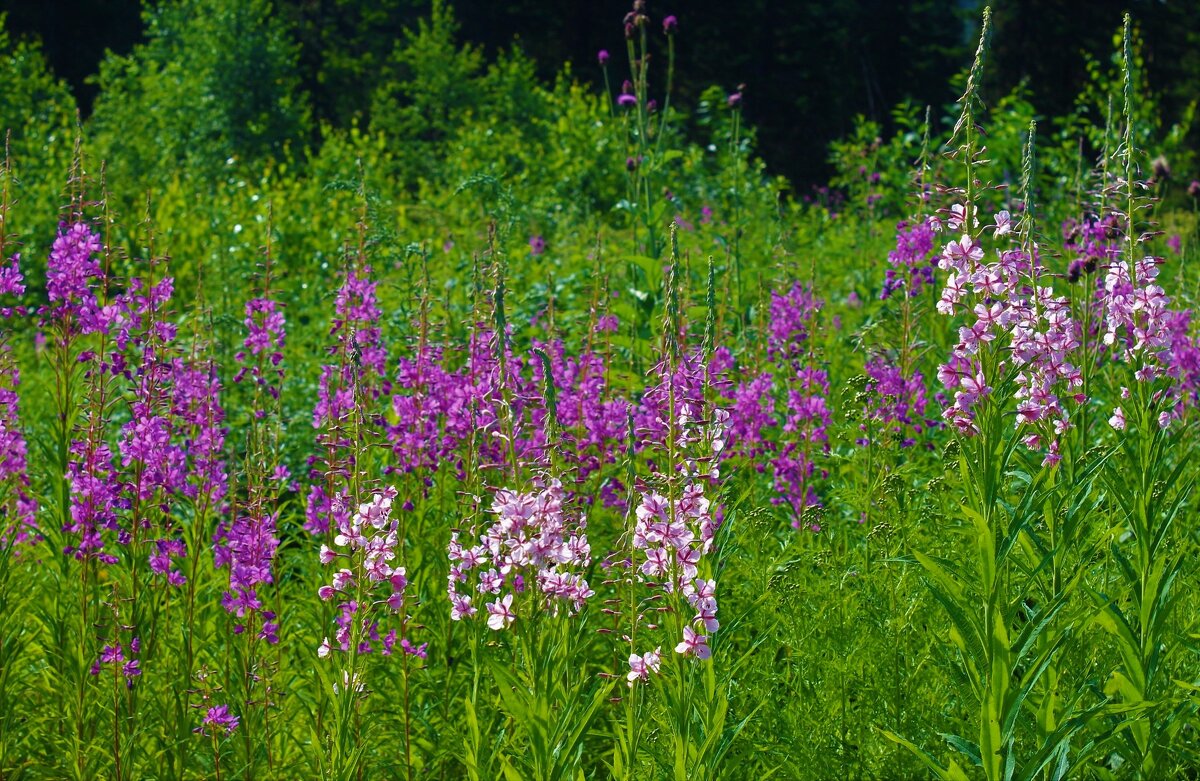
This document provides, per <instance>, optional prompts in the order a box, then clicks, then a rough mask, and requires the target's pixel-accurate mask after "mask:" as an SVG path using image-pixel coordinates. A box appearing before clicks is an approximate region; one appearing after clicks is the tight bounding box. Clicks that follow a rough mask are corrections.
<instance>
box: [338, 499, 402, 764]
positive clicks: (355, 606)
mask: <svg viewBox="0 0 1200 781" xmlns="http://www.w3.org/2000/svg"><path fill="white" fill-rule="evenodd" d="M395 498H396V490H395V489H394V488H391V487H387V488H385V489H383V490H382V491H380V492H378V493H376V494H374V495H373V496H372V497H371V499H370V500H369V501H367V502H364V503H363V504H361V505H359V506H358V507H357V509H355V510H353V511H351V510H350V509H349V508H340V507H339V508H336V509H337V510H338V511H339V517H343V518H345V520H344V521H339V523H338V526H337V529H336V532H337V533H336V534H335V535H334V537H333V539H332V540H331V541H332V542H333V546H332V547H330V546H329V545H325V544H323V545H322V546H321V552H320V560H321V564H323V565H325V566H326V567H333V568H335V571H334V572H333V575H332V577H331V578H330V580H329V581H328V582H327V583H325V584H324V585H322V586H321V587H320V589H319V590H318V596H320V598H321V599H322V600H323V601H326V602H330V603H332V604H333V605H334V613H335V618H334V625H335V626H336V630H335V631H334V633H333V636H332V640H331V639H330V638H329V637H326V638H325V639H324V640H322V641H321V644H320V646H319V647H318V648H317V656H318V657H319V658H321V659H326V658H328V659H332V660H334V661H335V663H336V664H335V670H334V674H333V675H332V676H329V675H322V678H323V679H324V680H325V681H327V682H331V683H330V685H331V688H332V689H333V692H334V694H335V697H336V713H335V728H334V731H333V734H332V735H330V736H329V755H328V760H327V761H328V767H327V771H328V774H329V775H330V776H331V777H333V778H339V779H340V778H352V777H354V772H355V768H356V766H357V764H358V761H359V759H360V758H361V751H362V749H361V745H362V741H363V739H364V737H363V736H362V735H361V734H360V729H359V726H358V715H359V711H360V708H361V703H362V700H363V698H364V697H365V696H366V693H367V689H366V671H365V666H364V663H365V657H366V656H367V655H369V654H373V653H377V654H380V655H382V656H391V655H392V654H393V652H394V651H395V650H396V649H397V646H398V647H399V649H400V650H401V652H402V653H403V655H405V656H408V655H413V656H419V657H422V658H424V656H425V653H426V651H425V646H420V647H418V646H415V645H413V643H412V642H411V640H410V639H409V637H408V636H407V634H408V621H409V618H408V614H407V612H406V611H407V607H406V603H405V593H406V589H407V587H408V576H407V572H406V570H405V568H404V567H403V566H398V562H399V561H400V559H401V556H402V553H401V549H402V546H403V538H402V533H401V525H400V522H399V520H398V519H396V518H393V517H392V511H393V500H394V499H395ZM339 501H340V499H335V504H336V503H337V502H339ZM409 750H410V748H409V746H408V745H407V742H406V746H405V752H406V758H407V760H408V764H410V763H411V756H410V755H409V754H408V752H409Z"/></svg>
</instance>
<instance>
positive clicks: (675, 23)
mask: <svg viewBox="0 0 1200 781" xmlns="http://www.w3.org/2000/svg"><path fill="white" fill-rule="evenodd" d="M662 24H663V32H664V33H666V34H667V35H671V34H673V33H674V32H675V28H677V27H679V20H678V19H676V18H675V15H674V14H671V15H669V16H666V17H664V18H663V22H662Z"/></svg>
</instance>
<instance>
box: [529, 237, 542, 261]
mask: <svg viewBox="0 0 1200 781" xmlns="http://www.w3.org/2000/svg"><path fill="white" fill-rule="evenodd" d="M545 251H546V240H545V239H544V238H542V237H541V236H540V235H539V236H530V237H529V254H530V255H533V256H534V257H537V256H538V255H541V254H542V253H543V252H545Z"/></svg>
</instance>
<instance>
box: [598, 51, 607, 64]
mask: <svg viewBox="0 0 1200 781" xmlns="http://www.w3.org/2000/svg"><path fill="white" fill-rule="evenodd" d="M596 61H597V62H599V63H600V67H601V68H603V67H604V66H605V65H608V50H607V49H601V50H600V51H599V52H597V53H596Z"/></svg>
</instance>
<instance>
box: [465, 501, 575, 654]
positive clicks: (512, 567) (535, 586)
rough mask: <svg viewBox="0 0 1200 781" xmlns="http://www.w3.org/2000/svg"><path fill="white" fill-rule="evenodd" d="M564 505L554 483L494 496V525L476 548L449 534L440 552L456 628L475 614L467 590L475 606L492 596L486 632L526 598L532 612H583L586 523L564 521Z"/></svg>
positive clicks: (513, 615) (501, 624) (507, 619)
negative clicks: (447, 570) (447, 566)
mask: <svg viewBox="0 0 1200 781" xmlns="http://www.w3.org/2000/svg"><path fill="white" fill-rule="evenodd" d="M564 498H565V493H564V491H563V487H562V484H561V483H560V482H559V481H558V480H554V479H551V480H548V481H545V484H544V485H543V486H542V487H541V488H540V489H539V490H537V491H533V492H528V493H518V492H514V491H509V490H507V489H501V490H499V491H497V492H496V495H495V497H494V498H493V500H492V507H491V511H492V513H494V514H495V515H496V521H495V522H494V523H492V524H491V525H490V526H488V527H487V529H486V530H485V531H484V532H483V534H481V535H480V537H479V544H477V545H473V546H471V547H466V546H464V545H463V544H462V543H461V542H459V533H458V532H455V533H454V534H452V535H451V537H450V545H449V548H448V549H447V555H448V557H449V559H450V575H449V576H448V578H447V580H448V584H447V592H448V596H449V599H450V618H451V619H453V620H455V621H459V620H462V619H463V618H470V617H471V616H474V615H475V614H476V613H477V612H478V609H477V608H476V607H475V605H474V604H473V603H472V602H473V598H474V597H473V595H472V593H471V590H472V589H471V585H472V584H474V589H473V590H474V591H475V592H476V593H477V594H479V595H480V598H481V599H487V598H488V597H489V596H492V597H495V599H494V600H493V601H492V602H489V603H487V605H486V608H487V613H488V620H487V623H488V626H489V627H490V628H491V629H493V630H497V631H499V630H502V629H505V628H507V627H508V626H510V625H512V623H513V622H514V621H515V620H516V619H517V609H516V608H514V605H513V602H514V597H521V595H524V594H525V593H526V592H528V593H529V595H530V596H529V597H528V598H527V599H529V601H531V602H532V603H533V604H534V605H536V607H537V608H538V609H542V608H548V609H551V610H553V611H554V612H557V611H558V609H559V606H560V605H561V606H565V607H566V609H567V611H568V613H577V612H579V611H580V610H582V609H583V605H584V603H585V602H586V601H587V600H588V598H590V597H591V596H593V595H594V594H595V592H594V591H592V589H591V588H590V587H589V586H588V582H587V580H585V579H584V577H583V575H581V574H580V573H579V572H578V571H577V570H579V569H583V568H586V567H588V566H589V565H590V564H591V561H592V551H591V546H590V545H589V544H588V539H587V533H586V528H587V522H586V520H585V519H583V518H580V519H578V520H577V521H574V522H571V521H570V519H568V518H567V516H566V512H565V510H564V508H563V500H564ZM463 588H465V589H466V590H465V591H460V589H463ZM522 599H523V600H524V599H526V598H522Z"/></svg>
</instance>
